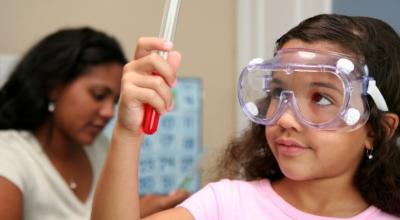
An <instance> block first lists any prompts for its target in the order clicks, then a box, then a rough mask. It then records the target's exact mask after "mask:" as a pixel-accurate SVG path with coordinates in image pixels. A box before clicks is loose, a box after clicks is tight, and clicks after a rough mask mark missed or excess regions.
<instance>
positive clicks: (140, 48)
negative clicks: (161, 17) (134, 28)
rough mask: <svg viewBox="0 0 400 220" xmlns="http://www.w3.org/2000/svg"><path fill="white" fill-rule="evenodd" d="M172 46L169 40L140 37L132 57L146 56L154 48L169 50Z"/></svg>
mask: <svg viewBox="0 0 400 220" xmlns="http://www.w3.org/2000/svg"><path fill="white" fill-rule="evenodd" d="M172 47H173V44H172V43H171V42H168V41H165V40H164V39H162V38H157V37H141V38H139V40H138V43H137V47H136V51H135V56H134V59H135V60H136V59H139V58H141V57H144V56H147V55H148V54H150V53H152V52H153V51H155V50H161V51H170V50H171V49H172Z"/></svg>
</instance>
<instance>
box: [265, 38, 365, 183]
mask: <svg viewBox="0 0 400 220" xmlns="http://www.w3.org/2000/svg"><path fill="white" fill-rule="evenodd" d="M283 48H305V49H315V50H321V51H333V52H341V53H344V51H343V50H341V49H340V47H338V46H336V45H334V44H332V43H328V42H314V43H311V44H310V43H305V42H303V41H300V40H290V41H288V42H287V43H286V44H285V45H284V46H283ZM265 132H266V133H265V134H266V138H267V142H268V144H269V146H270V148H271V151H272V153H273V154H274V156H275V158H276V160H277V162H278V164H279V167H280V169H281V171H282V172H283V174H284V175H285V176H286V177H287V178H289V179H293V180H313V179H327V178H346V179H348V180H350V179H352V178H353V176H354V174H355V172H356V170H357V167H358V165H359V163H360V161H361V159H362V157H364V156H365V149H366V148H371V147H372V138H371V137H369V136H368V131H367V127H366V125H364V126H362V127H361V128H359V129H356V130H354V131H351V132H335V131H323V130H317V129H310V128H307V127H305V126H303V125H302V124H301V123H300V122H298V121H297V119H296V118H295V116H294V114H293V112H291V110H289V109H288V110H286V112H285V113H284V114H282V116H281V117H280V118H279V119H278V121H277V122H276V124H275V125H273V126H267V127H266V130H265Z"/></svg>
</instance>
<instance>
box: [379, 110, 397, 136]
mask: <svg viewBox="0 0 400 220" xmlns="http://www.w3.org/2000/svg"><path fill="white" fill-rule="evenodd" d="M382 120H383V121H382V123H383V126H384V127H385V132H386V137H388V138H391V137H392V136H393V134H394V132H395V131H396V129H397V126H399V116H398V115H397V114H394V113H385V114H384V116H383V118H382Z"/></svg>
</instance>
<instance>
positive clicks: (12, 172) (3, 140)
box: [0, 135, 29, 192]
mask: <svg viewBox="0 0 400 220" xmlns="http://www.w3.org/2000/svg"><path fill="white" fill-rule="evenodd" d="M7 137H8V136H6V135H0V176H2V177H4V178H6V179H7V180H9V181H10V182H12V183H13V184H15V185H16V186H17V187H18V188H19V189H20V190H21V191H22V192H24V189H25V188H26V186H25V185H24V177H26V175H25V173H26V172H29V170H27V169H24V165H23V163H24V161H23V158H22V155H20V153H19V147H18V146H16V145H15V144H16V142H15V141H13V140H10V139H9V138H7Z"/></svg>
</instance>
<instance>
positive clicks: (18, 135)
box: [0, 129, 36, 149]
mask: <svg viewBox="0 0 400 220" xmlns="http://www.w3.org/2000/svg"><path fill="white" fill-rule="evenodd" d="M35 143H36V139H35V138H34V136H33V135H32V134H31V133H30V132H29V131H22V130H21V131H19V130H13V129H9V130H0V149H4V148H10V147H12V148H18V147H24V146H27V145H29V146H30V145H35Z"/></svg>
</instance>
